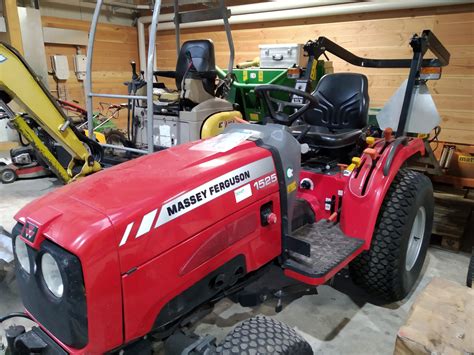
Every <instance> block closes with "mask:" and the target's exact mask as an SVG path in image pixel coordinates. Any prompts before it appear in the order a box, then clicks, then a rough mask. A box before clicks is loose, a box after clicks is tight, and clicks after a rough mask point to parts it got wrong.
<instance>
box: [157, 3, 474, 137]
mask: <svg viewBox="0 0 474 355" xmlns="http://www.w3.org/2000/svg"><path fill="white" fill-rule="evenodd" d="M423 29H432V30H433V31H434V33H435V34H436V35H437V36H438V37H439V38H440V40H441V41H442V42H443V44H444V45H445V46H446V47H447V48H448V50H449V51H450V52H451V63H450V65H449V66H448V67H447V68H445V70H444V71H443V77H442V79H441V80H439V81H432V82H430V88H431V92H432V94H433V97H434V100H435V102H436V105H437V107H438V110H439V112H440V114H441V116H442V124H441V125H442V128H443V130H442V134H441V137H440V138H441V139H442V140H444V141H449V142H456V143H474V5H473V4H468V5H461V6H452V7H438V8H429V9H417V10H404V11H390V12H383V13H368V14H356V15H346V16H334V17H322V18H311V19H304V20H294V21H281V22H265V23H254V24H243V25H234V26H232V30H233V31H232V33H233V38H234V42H235V48H236V62H239V61H243V60H247V59H253V58H254V57H256V56H258V45H259V44H270V43H305V42H306V41H307V40H309V39H316V38H317V37H318V36H326V37H328V38H330V39H332V40H333V41H335V42H336V43H338V44H340V45H342V46H344V47H346V48H347V49H349V50H350V51H353V52H354V53H356V54H358V55H360V56H367V57H373V58H384V57H385V58H396V57H404V58H408V57H409V56H410V53H411V52H410V49H411V48H410V47H409V45H408V41H409V38H410V37H411V36H412V34H413V33H415V32H417V33H420V32H421V31H422V30H423ZM196 38H210V39H212V40H213V41H214V44H215V46H216V56H217V63H218V65H219V66H220V67H223V68H225V67H226V66H227V60H228V52H227V42H226V39H225V33H224V32H223V29H222V28H219V27H213V28H196V29H192V30H191V29H188V30H183V31H182V40H183V41H184V40H189V39H196ZM157 40H158V43H157V48H158V65H159V67H160V69H172V68H174V66H175V62H176V49H175V42H174V41H175V39H174V32H172V31H166V32H165V31H162V32H158V39H157ZM331 59H332V60H333V61H334V68H335V71H356V72H361V73H364V74H366V75H368V77H369V85H370V88H369V94H370V98H371V106H372V107H381V106H383V104H384V103H385V102H386V101H387V100H388V99H389V98H390V96H391V95H392V94H393V93H394V91H395V90H396V89H397V88H398V87H399V85H400V84H401V83H402V81H403V80H404V79H406V77H407V73H408V70H405V69H362V68H358V67H353V66H351V65H349V64H347V63H344V62H342V61H340V60H338V59H337V58H334V57H333V58H331Z"/></svg>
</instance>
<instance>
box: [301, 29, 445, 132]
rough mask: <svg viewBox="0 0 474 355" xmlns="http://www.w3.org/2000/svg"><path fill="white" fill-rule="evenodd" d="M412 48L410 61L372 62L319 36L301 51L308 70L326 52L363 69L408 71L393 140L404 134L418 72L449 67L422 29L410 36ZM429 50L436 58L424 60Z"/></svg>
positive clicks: (441, 50)
mask: <svg viewBox="0 0 474 355" xmlns="http://www.w3.org/2000/svg"><path fill="white" fill-rule="evenodd" d="M410 46H411V47H412V49H413V57H412V59H371V58H363V57H359V56H357V55H355V54H353V53H352V52H350V51H348V50H347V49H345V48H343V47H341V46H340V45H338V44H336V43H334V42H333V41H331V40H330V39H328V38H326V37H319V38H318V39H317V40H316V41H308V42H307V43H306V44H305V45H304V51H305V52H306V53H307V54H308V57H309V59H308V65H307V68H311V67H312V65H313V62H314V61H315V60H318V58H319V57H320V56H321V55H323V54H324V55H325V54H326V52H329V53H331V54H333V55H335V56H336V57H339V58H340V59H342V60H344V61H346V62H347V63H350V64H352V65H355V66H359V67H364V68H410V72H409V75H408V82H407V88H406V91H405V97H404V99H403V105H402V110H401V113H400V120H399V123H398V128H397V132H396V137H400V136H404V135H405V134H406V132H405V129H406V123H407V120H408V113H409V112H410V107H411V104H412V102H413V97H414V92H415V91H414V88H415V85H416V84H417V83H418V82H419V80H420V69H421V68H423V67H444V66H446V65H448V64H449V59H450V54H449V52H448V50H447V49H446V48H445V47H444V46H443V44H442V43H441V42H440V41H439V39H438V38H437V37H436V36H435V35H434V33H433V32H431V31H430V30H424V31H423V32H422V33H421V35H420V36H418V35H417V34H415V35H413V37H412V38H411V40H410ZM428 50H430V51H431V52H432V53H433V54H434V55H435V57H436V58H430V59H423V57H424V55H425V54H426V52H427V51H428ZM309 75H310V70H306V76H307V78H306V79H309Z"/></svg>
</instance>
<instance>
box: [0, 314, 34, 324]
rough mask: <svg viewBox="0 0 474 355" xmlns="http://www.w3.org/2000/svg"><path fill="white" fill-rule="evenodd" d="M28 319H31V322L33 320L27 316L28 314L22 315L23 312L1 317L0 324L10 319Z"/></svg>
mask: <svg viewBox="0 0 474 355" xmlns="http://www.w3.org/2000/svg"><path fill="white" fill-rule="evenodd" d="M17 317H19V318H26V319H29V320H32V319H31V317H30V316H29V315H28V314H26V313H21V312H13V313H10V314H8V315H6V316H4V317H0V324H1V323H3V322H5V321H6V320H8V319H11V318H17Z"/></svg>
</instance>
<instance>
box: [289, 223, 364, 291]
mask: <svg viewBox="0 0 474 355" xmlns="http://www.w3.org/2000/svg"><path fill="white" fill-rule="evenodd" d="M292 236H293V237H294V238H296V239H300V240H302V241H305V242H307V243H309V244H310V246H311V256H310V257H307V256H304V255H301V254H298V253H295V252H291V251H290V252H289V255H290V257H289V259H288V260H286V261H285V264H284V267H285V268H286V269H287V270H290V271H293V272H289V273H287V275H288V276H292V277H295V276H296V275H294V273H297V274H300V275H303V276H304V277H305V278H306V279H307V278H311V279H318V281H320V282H321V283H323V282H325V281H327V280H328V279H329V278H331V277H332V276H333V275H334V274H335V273H336V272H337V271H339V270H340V269H342V268H343V267H344V266H345V265H347V263H348V262H349V261H351V260H352V259H353V258H354V257H355V256H357V255H358V253H356V252H361V251H362V246H363V244H364V240H362V239H357V238H351V237H348V236H347V235H345V234H344V233H343V232H342V231H341V229H340V227H339V225H338V224H334V223H333V222H328V221H327V220H321V221H319V222H317V223H314V224H307V225H305V226H303V227H301V228H299V229H298V230H296V231H295V232H293V235H292ZM316 283H319V282H314V283H312V284H316Z"/></svg>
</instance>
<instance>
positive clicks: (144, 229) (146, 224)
mask: <svg viewBox="0 0 474 355" xmlns="http://www.w3.org/2000/svg"><path fill="white" fill-rule="evenodd" d="M157 212H158V209H155V210H153V211H151V212H149V213H147V214H146V215H144V216H143V218H142V223H141V224H140V228H138V232H137V235H136V237H135V238H138V237H141V236H142V235H143V234H146V233H148V232H149V231H150V229H151V226H152V225H153V221H154V220H155V216H156V213H157Z"/></svg>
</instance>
